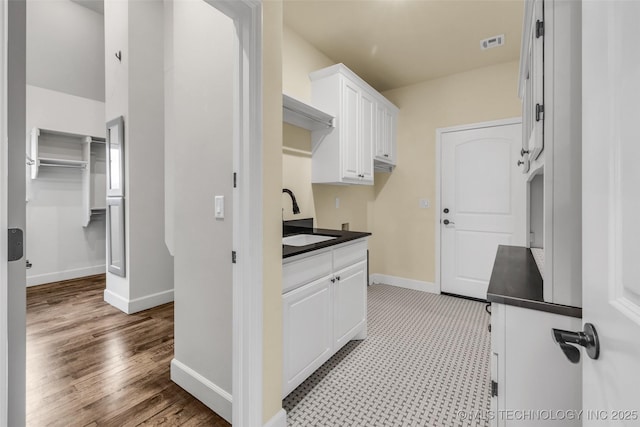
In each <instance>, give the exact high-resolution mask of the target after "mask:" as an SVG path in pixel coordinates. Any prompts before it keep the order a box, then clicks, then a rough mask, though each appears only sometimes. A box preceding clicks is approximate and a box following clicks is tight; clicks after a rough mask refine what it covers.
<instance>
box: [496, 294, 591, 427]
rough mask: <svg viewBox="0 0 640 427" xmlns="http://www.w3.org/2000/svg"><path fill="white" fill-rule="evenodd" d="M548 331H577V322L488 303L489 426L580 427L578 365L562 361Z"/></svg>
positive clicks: (539, 312) (551, 314)
mask: <svg viewBox="0 0 640 427" xmlns="http://www.w3.org/2000/svg"><path fill="white" fill-rule="evenodd" d="M552 328H556V329H564V330H568V331H581V330H582V320H581V319H578V318H575V317H569V316H562V315H559V314H554V313H547V312H544V311H538V310H531V309H527V308H521V307H515V306H512V305H505V304H497V303H492V304H491V362H490V364H491V381H492V387H491V388H492V393H491V412H490V413H489V414H488V418H489V420H490V425H491V426H492V427H510V426H518V427H522V426H540V425H547V424H548V425H553V426H559V425H561V426H576V427H577V426H581V425H582V422H581V419H580V411H581V410H582V362H579V363H577V364H573V363H571V362H569V360H567V358H566V357H565V355H564V353H563V352H562V350H561V349H560V347H559V346H558V344H556V343H555V341H554V340H553V338H552V335H551V329H552ZM582 357H586V355H585V353H584V352H582Z"/></svg>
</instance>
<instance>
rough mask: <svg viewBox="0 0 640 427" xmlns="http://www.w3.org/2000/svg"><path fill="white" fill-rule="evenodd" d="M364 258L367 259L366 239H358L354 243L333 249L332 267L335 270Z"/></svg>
mask: <svg viewBox="0 0 640 427" xmlns="http://www.w3.org/2000/svg"><path fill="white" fill-rule="evenodd" d="M365 259H367V240H366V239H363V240H358V241H357V242H356V243H353V244H350V245H347V246H343V247H341V248H337V249H334V251H333V269H334V271H337V270H340V269H341V268H345V267H348V266H350V265H353V264H355V263H357V262H359V261H363V260H365Z"/></svg>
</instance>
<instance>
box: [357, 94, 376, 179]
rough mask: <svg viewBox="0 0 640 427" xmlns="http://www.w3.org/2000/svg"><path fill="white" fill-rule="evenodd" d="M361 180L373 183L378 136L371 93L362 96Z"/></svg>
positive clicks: (359, 150)
mask: <svg viewBox="0 0 640 427" xmlns="http://www.w3.org/2000/svg"><path fill="white" fill-rule="evenodd" d="M360 107H361V114H360V118H361V119H360V139H359V147H358V157H359V168H358V169H359V174H358V175H359V178H360V180H361V181H371V182H373V146H374V136H375V134H376V101H375V100H374V98H373V97H372V96H371V95H369V93H367V92H365V91H362V92H361V96H360Z"/></svg>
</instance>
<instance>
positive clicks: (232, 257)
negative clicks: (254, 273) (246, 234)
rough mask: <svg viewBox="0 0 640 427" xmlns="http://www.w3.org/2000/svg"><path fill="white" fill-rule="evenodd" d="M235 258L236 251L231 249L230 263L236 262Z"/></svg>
mask: <svg viewBox="0 0 640 427" xmlns="http://www.w3.org/2000/svg"><path fill="white" fill-rule="evenodd" d="M236 258H237V255H236V251H231V263H232V264H235V263H236Z"/></svg>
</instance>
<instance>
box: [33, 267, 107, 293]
mask: <svg viewBox="0 0 640 427" xmlns="http://www.w3.org/2000/svg"><path fill="white" fill-rule="evenodd" d="M106 271H107V268H106V266H105V264H100V265H94V266H91V267H83V268H75V269H73V270H63V271H54V272H53V273H44V274H35V275H33V276H27V287H29V286H37V285H43V284H45V283H53V282H62V281H63V280H71V279H77V278H79V277H87V276H95V275H96V274H104V273H106Z"/></svg>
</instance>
